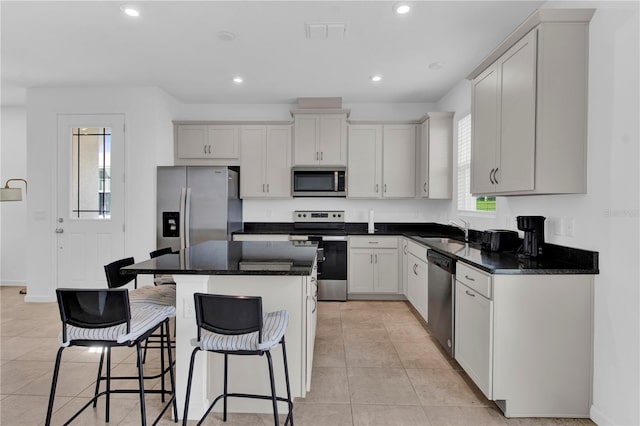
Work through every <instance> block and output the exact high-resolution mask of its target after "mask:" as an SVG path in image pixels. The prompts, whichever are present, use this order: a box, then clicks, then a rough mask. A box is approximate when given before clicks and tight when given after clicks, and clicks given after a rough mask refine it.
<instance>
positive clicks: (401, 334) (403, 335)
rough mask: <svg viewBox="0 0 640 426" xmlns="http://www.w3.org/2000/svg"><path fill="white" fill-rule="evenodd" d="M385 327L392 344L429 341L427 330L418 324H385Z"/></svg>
mask: <svg viewBox="0 0 640 426" xmlns="http://www.w3.org/2000/svg"><path fill="white" fill-rule="evenodd" d="M385 327H386V329H387V331H388V332H389V338H390V339H391V340H392V341H393V342H415V341H424V340H427V339H429V333H427V330H425V329H424V327H422V325H420V324H418V323H415V324H403V323H385Z"/></svg>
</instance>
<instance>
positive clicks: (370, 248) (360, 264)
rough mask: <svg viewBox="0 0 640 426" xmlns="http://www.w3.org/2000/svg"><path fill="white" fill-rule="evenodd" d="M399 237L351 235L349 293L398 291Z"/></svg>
mask: <svg viewBox="0 0 640 426" xmlns="http://www.w3.org/2000/svg"><path fill="white" fill-rule="evenodd" d="M398 266H399V256H398V238H397V237H350V238H349V293H394V294H397V293H398V283H399V268H398Z"/></svg>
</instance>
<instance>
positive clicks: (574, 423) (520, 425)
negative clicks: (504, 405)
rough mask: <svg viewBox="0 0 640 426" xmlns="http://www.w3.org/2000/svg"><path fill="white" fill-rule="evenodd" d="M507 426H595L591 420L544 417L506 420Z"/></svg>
mask: <svg viewBox="0 0 640 426" xmlns="http://www.w3.org/2000/svg"><path fill="white" fill-rule="evenodd" d="M505 421H506V424H507V425H515V426H595V423H594V422H593V421H591V420H590V419H554V418H544V417H535V418H534V417H519V418H518V417H513V418H509V419H507V418H505Z"/></svg>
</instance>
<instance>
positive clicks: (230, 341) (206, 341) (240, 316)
mask: <svg viewBox="0 0 640 426" xmlns="http://www.w3.org/2000/svg"><path fill="white" fill-rule="evenodd" d="M193 297H194V303H195V310H196V323H197V326H198V337H197V338H196V339H192V340H191V344H192V346H194V347H195V348H194V349H193V352H192V353H191V362H190V364H189V374H188V379H187V394H186V396H185V401H184V415H183V420H182V421H183V423H182V424H183V426H186V424H187V419H188V414H189V397H190V394H191V381H192V378H193V367H194V363H195V358H196V354H197V353H198V352H200V351H208V352H214V353H220V354H224V383H223V393H222V394H220V395H218V396H217V397H216V398H215V399H214V400H213V402H212V403H211V405H210V406H209V408H208V409H207V410H206V412H205V413H204V415H203V416H202V418H201V419H200V421H199V422H198V425H200V424H201V423H202V422H203V421H204V419H205V418H206V417H207V416H208V415H209V413H210V412H211V410H212V409H213V407H214V406H215V404H216V403H217V402H218V401H219V400H220V399H222V400H223V404H224V405H223V421H225V422H226V421H227V399H228V398H229V397H235V398H253V399H265V400H270V401H271V403H272V407H273V419H274V424H275V425H278V424H279V418H278V405H277V402H278V401H282V402H286V403H287V405H288V408H289V410H288V411H289V412H288V414H287V417H286V419H285V422H284V424H285V425H291V426H293V401H292V399H291V386H290V385H289V367H288V364H287V351H286V347H285V339H284V337H285V332H286V331H287V324H288V321H289V313H288V312H287V311H284V310H282V311H276V312H269V313H267V314H264V315H263V313H262V298H261V297H248V296H227V295H216V294H206V293H195V294H194V295H193ZM277 345H281V346H282V358H283V362H284V374H285V383H286V386H287V397H286V398H283V397H279V396H277V395H276V387H275V379H274V375H273V362H272V358H271V352H270V350H271V349H273V348H274V347H276V346H277ZM229 355H260V356H262V355H265V356H266V359H267V363H268V367H269V382H270V384H271V395H256V394H247V393H231V392H229V391H228V370H229V369H228V364H229Z"/></svg>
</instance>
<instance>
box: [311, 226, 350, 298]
mask: <svg viewBox="0 0 640 426" xmlns="http://www.w3.org/2000/svg"><path fill="white" fill-rule="evenodd" d="M309 239H310V240H312V241H317V242H318V300H339V301H345V300H347V237H345V236H324V237H309Z"/></svg>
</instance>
